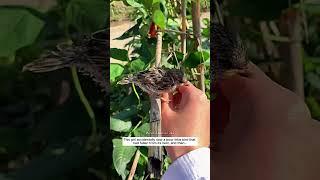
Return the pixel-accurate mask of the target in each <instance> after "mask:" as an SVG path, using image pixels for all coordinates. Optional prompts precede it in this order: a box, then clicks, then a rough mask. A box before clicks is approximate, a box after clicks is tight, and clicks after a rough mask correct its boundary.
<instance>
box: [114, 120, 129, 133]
mask: <svg viewBox="0 0 320 180" xmlns="http://www.w3.org/2000/svg"><path fill="white" fill-rule="evenodd" d="M131 127H132V123H131V121H123V120H120V119H117V118H114V117H110V129H111V130H113V131H117V132H128V131H129V130H130V128H131Z"/></svg>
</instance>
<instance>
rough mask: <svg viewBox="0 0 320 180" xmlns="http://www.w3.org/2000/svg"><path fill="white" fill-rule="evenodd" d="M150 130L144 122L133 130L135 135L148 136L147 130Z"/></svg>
mask: <svg viewBox="0 0 320 180" xmlns="http://www.w3.org/2000/svg"><path fill="white" fill-rule="evenodd" d="M149 131H150V125H149V123H144V124H142V125H141V126H140V127H138V128H137V129H135V130H134V131H133V134H134V136H135V137H146V136H149V134H148V132H149Z"/></svg>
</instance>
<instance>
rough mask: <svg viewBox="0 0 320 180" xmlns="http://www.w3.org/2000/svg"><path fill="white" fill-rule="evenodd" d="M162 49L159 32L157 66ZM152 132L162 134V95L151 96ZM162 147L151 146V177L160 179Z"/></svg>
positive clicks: (159, 33)
mask: <svg viewBox="0 0 320 180" xmlns="http://www.w3.org/2000/svg"><path fill="white" fill-rule="evenodd" d="M161 51H162V32H161V31H158V32H157V47H156V62H155V66H156V67H160V66H161ZM150 103H151V107H150V133H151V136H153V137H159V136H161V99H160V97H153V96H150ZM162 154H163V153H162V147H161V146H149V147H148V157H149V166H148V169H149V172H150V178H155V179H160V178H161V175H162V162H163V157H162Z"/></svg>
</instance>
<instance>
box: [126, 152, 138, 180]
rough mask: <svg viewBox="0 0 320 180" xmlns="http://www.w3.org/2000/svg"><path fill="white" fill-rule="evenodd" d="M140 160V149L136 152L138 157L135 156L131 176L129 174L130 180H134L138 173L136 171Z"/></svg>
mask: <svg viewBox="0 0 320 180" xmlns="http://www.w3.org/2000/svg"><path fill="white" fill-rule="evenodd" d="M139 158H140V151H139V149H138V150H137V151H136V155H135V156H134V160H133V163H132V166H131V170H130V174H129V177H128V180H132V179H133V176H134V174H135V172H136V169H137V165H138V161H139Z"/></svg>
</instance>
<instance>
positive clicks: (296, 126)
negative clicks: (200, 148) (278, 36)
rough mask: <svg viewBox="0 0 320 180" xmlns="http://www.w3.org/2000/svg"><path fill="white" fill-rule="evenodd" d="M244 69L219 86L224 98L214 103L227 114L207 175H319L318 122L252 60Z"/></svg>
mask: <svg viewBox="0 0 320 180" xmlns="http://www.w3.org/2000/svg"><path fill="white" fill-rule="evenodd" d="M249 72H250V74H249V76H248V77H242V76H239V75H235V76H233V77H231V78H229V79H227V80H223V81H222V82H221V84H220V88H219V89H220V90H221V92H220V93H221V94H222V95H223V96H225V99H226V101H227V102H222V103H221V104H216V105H218V106H219V105H220V106H225V104H229V107H228V108H230V112H229V123H228V125H227V127H226V128H225V129H224V133H223V135H222V138H221V142H220V145H219V151H218V152H214V154H213V167H214V171H213V177H214V178H213V179H214V180H235V179H237V180H256V179H258V180H284V179H290V180H309V179H310V180H311V179H320V171H319V170H320V169H319V162H320V155H319V152H320V140H319V137H320V125H319V122H317V121H315V120H312V118H311V116H310V112H309V110H308V108H307V106H306V105H305V103H304V101H303V100H302V99H301V98H300V97H298V96H297V95H296V94H294V93H293V92H291V91H289V90H287V89H285V88H283V87H281V86H280V85H278V84H276V83H275V82H273V81H272V80H270V79H269V78H268V77H267V76H266V75H265V74H264V73H263V72H262V71H261V70H260V69H259V68H257V67H256V66H255V65H254V64H252V63H250V64H249ZM216 113H219V112H216ZM222 117H227V116H222Z"/></svg>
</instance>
